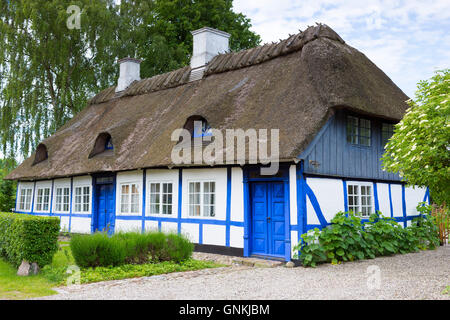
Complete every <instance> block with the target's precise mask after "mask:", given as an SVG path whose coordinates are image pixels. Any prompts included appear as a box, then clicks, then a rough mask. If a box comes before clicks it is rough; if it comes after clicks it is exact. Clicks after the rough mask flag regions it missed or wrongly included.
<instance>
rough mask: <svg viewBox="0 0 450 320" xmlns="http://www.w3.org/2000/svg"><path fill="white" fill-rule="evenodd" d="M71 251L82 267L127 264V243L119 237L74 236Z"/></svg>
mask: <svg viewBox="0 0 450 320" xmlns="http://www.w3.org/2000/svg"><path fill="white" fill-rule="evenodd" d="M70 249H71V250H72V254H73V257H74V259H75V262H76V263H77V265H78V266H80V267H98V266H118V265H121V264H123V263H125V257H126V244H125V242H123V241H120V239H119V238H118V237H108V235H107V234H106V233H99V232H97V233H94V234H92V235H74V236H73V238H72V240H71V241H70Z"/></svg>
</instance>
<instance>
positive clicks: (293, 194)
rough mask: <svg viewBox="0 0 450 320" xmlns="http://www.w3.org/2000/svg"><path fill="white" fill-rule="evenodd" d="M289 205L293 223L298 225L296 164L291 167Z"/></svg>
mask: <svg viewBox="0 0 450 320" xmlns="http://www.w3.org/2000/svg"><path fill="white" fill-rule="evenodd" d="M289 207H290V213H291V218H290V220H291V225H297V222H298V221H297V220H298V219H297V170H296V166H295V165H291V166H290V167H289Z"/></svg>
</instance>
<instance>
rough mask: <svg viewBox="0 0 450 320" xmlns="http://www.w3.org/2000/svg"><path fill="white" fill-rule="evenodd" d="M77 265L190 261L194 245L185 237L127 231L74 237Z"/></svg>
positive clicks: (73, 251) (72, 244) (84, 266)
mask: <svg viewBox="0 0 450 320" xmlns="http://www.w3.org/2000/svg"><path fill="white" fill-rule="evenodd" d="M70 249H71V251H72V255H73V257H74V259H75V262H76V264H77V265H78V266H80V267H83V268H88V267H109V266H119V265H123V264H145V263H149V262H156V263H157V262H162V261H173V262H176V263H180V262H182V261H185V260H188V259H189V258H190V257H191V256H192V252H193V251H194V245H193V244H192V243H191V242H190V241H189V240H188V239H187V238H186V237H184V236H183V235H178V234H165V233H162V232H156V231H152V232H145V233H140V232H127V233H117V234H114V235H113V236H108V235H107V234H106V233H99V232H97V233H94V234H90V235H75V236H73V237H72V239H71V241H70Z"/></svg>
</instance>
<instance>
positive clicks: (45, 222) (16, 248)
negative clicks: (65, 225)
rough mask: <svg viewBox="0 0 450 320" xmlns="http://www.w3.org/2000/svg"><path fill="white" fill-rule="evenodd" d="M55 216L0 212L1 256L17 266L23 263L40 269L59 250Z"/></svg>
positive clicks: (58, 226)
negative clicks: (34, 264) (35, 265)
mask: <svg viewBox="0 0 450 320" xmlns="http://www.w3.org/2000/svg"><path fill="white" fill-rule="evenodd" d="M59 228H60V221H59V218H58V217H40V216H32V215H27V214H19V213H0V256H1V257H3V258H4V259H6V260H7V261H8V262H10V263H11V264H13V265H14V266H16V267H18V266H19V265H20V264H21V263H22V260H26V261H28V262H31V263H32V262H36V263H37V264H38V265H39V267H41V268H42V267H43V266H45V265H47V264H50V263H51V262H52V258H53V255H54V254H55V253H56V251H57V250H58V234H59Z"/></svg>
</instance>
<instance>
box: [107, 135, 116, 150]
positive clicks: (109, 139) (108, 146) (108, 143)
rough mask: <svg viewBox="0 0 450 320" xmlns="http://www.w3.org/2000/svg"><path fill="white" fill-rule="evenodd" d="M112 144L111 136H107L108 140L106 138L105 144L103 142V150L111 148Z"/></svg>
mask: <svg viewBox="0 0 450 320" xmlns="http://www.w3.org/2000/svg"><path fill="white" fill-rule="evenodd" d="M113 149H114V146H113V143H112V139H111V137H109V138H108V140H106V144H105V150H113Z"/></svg>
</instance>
